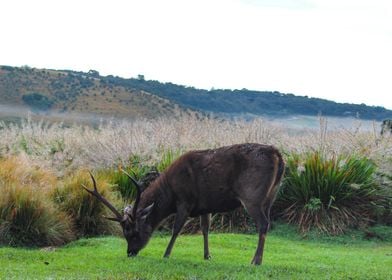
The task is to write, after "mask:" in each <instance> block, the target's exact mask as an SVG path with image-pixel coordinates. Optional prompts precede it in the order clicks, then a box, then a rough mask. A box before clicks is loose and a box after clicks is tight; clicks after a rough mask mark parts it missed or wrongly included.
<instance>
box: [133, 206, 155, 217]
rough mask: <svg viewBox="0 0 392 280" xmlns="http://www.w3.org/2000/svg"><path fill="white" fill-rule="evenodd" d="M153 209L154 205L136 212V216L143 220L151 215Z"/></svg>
mask: <svg viewBox="0 0 392 280" xmlns="http://www.w3.org/2000/svg"><path fill="white" fill-rule="evenodd" d="M153 209H154V203H152V204H151V205H149V206H147V207H146V208H144V209H142V210H140V211H138V213H137V215H138V216H139V217H140V219H142V220H145V219H146V218H147V217H148V215H150V214H151V212H152V210H153Z"/></svg>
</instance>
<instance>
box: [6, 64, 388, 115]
mask: <svg viewBox="0 0 392 280" xmlns="http://www.w3.org/2000/svg"><path fill="white" fill-rule="evenodd" d="M0 104H16V105H25V106H30V107H32V108H33V109H36V110H57V111H62V112H65V113H66V112H72V111H82V112H90V113H95V114H106V115H113V116H120V117H148V118H149V117H158V116H170V115H181V114H190V113H192V112H193V113H195V112H199V113H201V114H203V113H214V114H215V115H220V114H221V115H225V116H269V117H270V116H272V117H284V116H290V115H309V116H315V115H318V114H322V115H323V116H335V117H356V118H360V119H370V120H382V119H387V118H392V111H391V110H387V109H385V108H384V107H381V106H367V105H365V104H360V105H357V104H348V103H337V102H334V101H329V100H325V99H321V98H308V97H303V96H295V95H294V94H284V93H280V92H277V91H253V90H247V89H241V90H225V89H215V90H202V89H197V88H194V87H186V86H181V85H176V84H173V83H161V82H159V81H151V80H145V79H144V77H143V76H142V75H139V77H138V78H130V79H125V78H120V77H115V76H112V75H109V76H101V75H100V74H99V73H98V72H97V71H95V70H90V71H89V72H87V73H85V72H78V71H72V70H48V69H35V68H29V67H10V66H1V67H0Z"/></svg>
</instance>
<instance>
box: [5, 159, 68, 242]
mask: <svg viewBox="0 0 392 280" xmlns="http://www.w3.org/2000/svg"><path fill="white" fill-rule="evenodd" d="M56 183H57V181H56V178H55V177H54V176H53V175H51V174H50V173H49V172H47V171H44V170H42V169H40V168H38V167H34V166H32V165H31V164H29V162H28V161H27V160H26V159H25V158H21V157H11V158H5V159H1V160H0V193H1V195H0V243H1V244H7V245H11V246H48V245H62V244H65V243H67V242H69V241H70V240H73V239H74V234H73V230H72V225H71V222H70V219H69V217H68V216H67V215H66V214H64V213H62V212H61V211H59V210H58V209H56V208H55V206H54V205H53V203H51V201H50V199H49V196H48V191H49V190H50V189H51V188H53V186H54V185H55V184H56Z"/></svg>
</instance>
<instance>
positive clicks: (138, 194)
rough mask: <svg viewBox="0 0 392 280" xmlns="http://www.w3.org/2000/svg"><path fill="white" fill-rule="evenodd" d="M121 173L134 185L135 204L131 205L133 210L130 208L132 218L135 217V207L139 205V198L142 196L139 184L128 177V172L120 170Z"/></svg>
mask: <svg viewBox="0 0 392 280" xmlns="http://www.w3.org/2000/svg"><path fill="white" fill-rule="evenodd" d="M121 171H122V172H123V173H124V174H125V175H127V176H128V178H129V179H131V181H132V182H133V183H134V185H135V186H136V199H135V203H134V204H133V208H132V216H133V217H136V211H137V206H138V205H139V201H140V196H141V195H142V191H141V189H142V188H141V187H140V185H139V183H138V182H137V181H136V180H135V179H134V178H133V177H132V176H131V175H129V173H128V172H126V171H125V170H124V169H122V168H121Z"/></svg>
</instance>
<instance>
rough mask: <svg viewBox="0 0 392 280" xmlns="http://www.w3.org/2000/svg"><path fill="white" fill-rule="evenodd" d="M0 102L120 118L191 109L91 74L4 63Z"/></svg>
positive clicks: (41, 110) (181, 111)
mask: <svg viewBox="0 0 392 280" xmlns="http://www.w3.org/2000/svg"><path fill="white" fill-rule="evenodd" d="M92 73H93V72H92ZM0 105H3V106H2V107H4V105H9V106H16V107H14V108H18V110H20V109H21V108H25V107H28V109H30V110H32V111H35V112H38V111H40V112H48V111H50V112H51V113H66V114H69V113H84V114H94V115H97V116H110V117H121V118H123V117H126V118H138V117H146V118H153V117H159V116H174V115H181V114H184V113H185V114H188V113H189V112H190V111H191V110H185V109H182V108H181V107H180V106H178V105H177V104H175V103H173V102H171V101H169V100H167V99H164V98H161V97H159V96H157V95H153V94H150V93H148V92H145V91H143V90H140V89H133V88H128V87H123V86H121V85H111V84H108V83H106V82H105V80H104V79H102V78H101V77H94V76H93V75H91V73H90V74H88V73H85V74H83V75H82V74H80V73H76V72H71V71H56V70H46V69H35V68H28V67H21V68H18V67H8V66H2V67H0ZM0 108H1V107H0ZM3 111H4V110H3Z"/></svg>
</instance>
